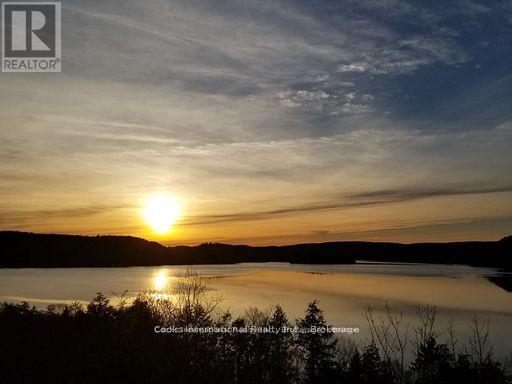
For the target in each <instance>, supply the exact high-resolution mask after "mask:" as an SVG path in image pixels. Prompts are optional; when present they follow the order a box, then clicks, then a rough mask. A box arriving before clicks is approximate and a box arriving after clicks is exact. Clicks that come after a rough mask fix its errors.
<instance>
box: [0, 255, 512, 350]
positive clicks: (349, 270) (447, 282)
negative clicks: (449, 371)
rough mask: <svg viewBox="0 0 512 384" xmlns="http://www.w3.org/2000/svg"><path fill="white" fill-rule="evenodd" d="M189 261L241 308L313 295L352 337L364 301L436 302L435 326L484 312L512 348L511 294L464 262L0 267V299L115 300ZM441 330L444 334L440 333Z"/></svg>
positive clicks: (165, 278) (41, 302) (463, 322)
mask: <svg viewBox="0 0 512 384" xmlns="http://www.w3.org/2000/svg"><path fill="white" fill-rule="evenodd" d="M187 269H193V270H194V271H196V272H197V273H198V274H199V275H201V276H204V277H205V278H206V280H207V284H208V286H209V287H210V289H211V291H212V292H213V293H214V294H216V295H220V296H222V298H223V301H222V304H221V305H222V307H223V308H229V309H230V310H231V311H232V312H233V313H235V314H237V313H243V311H244V310H245V309H247V308H248V307H259V308H261V309H263V308H266V307H268V306H270V305H273V304H280V305H281V306H282V307H283V308H284V309H285V311H286V312H287V314H288V317H289V318H290V319H291V320H294V319H295V318H297V317H299V316H301V315H302V314H303V313H304V310H305V308H306V306H307V304H308V302H310V301H312V300H314V299H318V300H319V301H320V307H321V308H322V309H324V310H325V313H326V318H327V320H328V322H329V323H330V324H332V325H334V326H338V327H358V328H360V330H361V332H360V333H359V334H352V335H350V336H347V337H351V338H353V339H354V341H356V342H357V341H358V340H362V339H363V338H365V337H367V327H366V323H365V321H364V320H363V318H362V311H363V309H364V307H365V305H367V304H369V305H372V306H374V307H375V309H376V310H377V311H380V310H382V309H383V306H384V304H385V302H386V301H388V302H389V303H390V305H391V307H392V308H393V310H395V311H397V312H398V311H402V312H403V313H404V316H405V320H406V321H408V322H410V323H411V324H413V325H414V321H415V311H416V306H417V305H418V304H430V305H436V307H437V308H438V311H439V314H438V328H439V330H440V331H443V330H445V329H446V326H447V323H448V321H449V320H450V319H453V322H454V325H455V328H456V330H457V335H458V337H459V339H460V343H464V342H466V340H467V338H468V336H469V327H470V323H471V320H472V318H473V317H475V316H476V317H478V318H480V319H483V320H489V322H490V327H491V337H492V340H493V341H494V344H495V352H496V354H497V355H499V356H503V355H504V354H505V353H507V352H509V351H510V350H511V348H510V341H511V340H512V327H511V324H512V294H511V293H509V292H507V291H505V290H504V289H502V288H500V287H498V286H497V285H495V284H493V283H492V282H490V281H489V280H488V279H487V277H490V276H496V275H498V273H499V272H498V271H497V270H496V269H493V268H473V267H469V266H462V265H432V264H399V263H385V264H382V263H371V262H359V263H357V264H352V265H298V264H293V265H290V264H286V263H244V264H233V265H198V266H160V267H129V268H68V269H53V268H41V269H0V301H9V302H21V301H27V302H29V303H30V304H33V305H36V306H38V307H45V306H47V305H48V304H54V303H70V302H72V301H82V302H87V301H89V300H90V299H91V298H93V297H94V296H95V295H96V293H97V292H102V293H104V294H105V295H106V296H108V297H112V298H113V300H114V301H115V300H116V299H115V296H116V294H120V293H122V292H123V291H125V290H126V291H128V294H130V295H135V294H136V293H137V292H140V291H147V290H160V291H163V290H165V289H167V288H170V287H171V286H172V282H173V280H174V279H177V278H179V277H176V276H177V275H179V274H180V273H183V272H184V271H186V270H187ZM443 337H444V336H441V339H442V338H443Z"/></svg>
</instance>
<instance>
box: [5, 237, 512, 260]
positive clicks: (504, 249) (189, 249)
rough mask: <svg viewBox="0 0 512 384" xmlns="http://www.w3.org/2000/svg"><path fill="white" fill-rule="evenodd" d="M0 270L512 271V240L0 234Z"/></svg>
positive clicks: (510, 238)
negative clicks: (289, 240) (388, 267)
mask: <svg viewBox="0 0 512 384" xmlns="http://www.w3.org/2000/svg"><path fill="white" fill-rule="evenodd" d="M0 249H1V254H0V255H1V256H0V268H84V267H103V268H104V267H130V266H157V265H194V264H198V265H199V264H201V265H203V264H238V263H254V262H256V263H257V262H287V263H291V264H353V263H355V262H356V261H357V260H365V261H370V262H384V263H385V262H400V263H422V264H425V263H429V264H467V265H470V266H481V267H497V268H504V269H510V268H512V260H511V257H510V256H509V255H512V237H511V236H508V237H505V238H503V239H501V240H499V241H469V242H452V243H415V244H401V243H389V242H352V241H343V242H327V243H309V244H296V245H285V246H254V247H253V246H248V245H229V244H219V243H205V244H201V245H198V246H174V247H165V246H163V245H161V244H159V243H157V242H152V241H147V240H144V239H141V238H136V237H130V236H80V235H59V234H36V233H28V232H14V231H1V232H0Z"/></svg>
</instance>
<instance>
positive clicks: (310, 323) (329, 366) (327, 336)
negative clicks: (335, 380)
mask: <svg viewBox="0 0 512 384" xmlns="http://www.w3.org/2000/svg"><path fill="white" fill-rule="evenodd" d="M317 304H318V301H317V300H315V301H313V302H311V303H310V304H309V306H308V309H307V310H306V316H305V317H304V318H302V319H299V320H297V326H298V327H299V328H300V329H301V332H300V333H299V336H298V343H299V347H300V348H301V349H302V350H303V356H304V360H305V362H304V381H305V383H315V384H321V383H328V382H331V380H332V377H333V375H334V371H335V370H334V361H335V360H334V357H335V349H336V342H337V340H336V339H335V338H334V337H333V334H332V333H331V332H328V331H327V323H326V322H325V318H324V314H323V311H322V310H321V309H320V308H318V305H317Z"/></svg>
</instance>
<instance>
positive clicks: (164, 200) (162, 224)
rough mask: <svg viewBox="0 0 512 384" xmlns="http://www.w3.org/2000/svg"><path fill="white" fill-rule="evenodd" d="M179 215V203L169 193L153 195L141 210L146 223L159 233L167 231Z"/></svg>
mask: <svg viewBox="0 0 512 384" xmlns="http://www.w3.org/2000/svg"><path fill="white" fill-rule="evenodd" d="M180 215H181V207H180V203H179V202H178V200H176V198H174V197H172V196H170V195H163V194H162V195H154V196H151V197H149V198H148V199H147V201H146V205H145V207H144V208H143V210H142V216H143V217H144V219H145V220H146V223H147V224H148V225H149V226H150V227H151V228H152V229H153V231H154V232H155V233H157V234H159V235H163V234H166V233H169V232H170V231H171V228H172V226H173V225H174V224H175V223H176V221H178V219H179V218H180Z"/></svg>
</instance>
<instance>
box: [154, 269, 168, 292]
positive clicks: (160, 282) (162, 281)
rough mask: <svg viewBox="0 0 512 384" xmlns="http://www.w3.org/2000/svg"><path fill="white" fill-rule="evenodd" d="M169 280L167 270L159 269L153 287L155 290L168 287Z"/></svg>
mask: <svg viewBox="0 0 512 384" xmlns="http://www.w3.org/2000/svg"><path fill="white" fill-rule="evenodd" d="M168 280H169V277H168V276H167V274H166V273H165V271H163V270H160V271H158V272H157V273H156V274H155V276H154V277H153V288H154V289H155V291H162V290H163V289H164V288H166V287H167V283H168Z"/></svg>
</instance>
